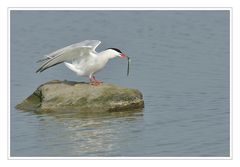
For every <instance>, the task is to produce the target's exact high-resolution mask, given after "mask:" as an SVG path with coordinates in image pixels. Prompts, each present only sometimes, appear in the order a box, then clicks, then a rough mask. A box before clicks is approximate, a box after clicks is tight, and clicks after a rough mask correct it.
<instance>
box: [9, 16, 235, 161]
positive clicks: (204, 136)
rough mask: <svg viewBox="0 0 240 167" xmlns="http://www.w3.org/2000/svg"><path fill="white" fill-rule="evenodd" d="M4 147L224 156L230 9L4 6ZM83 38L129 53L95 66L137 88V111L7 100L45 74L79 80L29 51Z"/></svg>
mask: <svg viewBox="0 0 240 167" xmlns="http://www.w3.org/2000/svg"><path fill="white" fill-rule="evenodd" d="M10 23H11V48H10V51H11V60H10V63H11V82H10V84H11V110H10V116H11V117H10V130H11V133H10V135H11V137H10V142H11V144H10V146H11V148H10V155H11V156H14V157H15V156H17V157H18V156H27V157H31V156H50V157H54V156H64V157H68V156H73V157H75V156H76V157H78V156H81V157H86V156H106V157H108V156H118V157H122V156H123V157H134V156H140V157H153V156H154V157H166V156H168V157H196V156H197V157H205V156H209V157H225V156H230V107H229V106H230V102H229V98H230V97H229V94H230V92H229V89H230V85H229V82H230V81H229V78H230V76H229V68H230V67H229V64H230V61H229V59H230V56H229V55H230V51H229V50H230V43H229V41H230V37H229V36H230V33H229V31H230V28H229V24H230V20H229V11H11V22H10ZM85 39H99V40H101V41H102V44H101V45H100V46H99V47H98V48H97V51H101V50H103V49H106V48H109V47H116V48H119V49H121V50H122V51H123V52H124V53H126V54H127V55H128V56H129V57H130V58H131V59H132V64H131V70H130V76H129V77H127V76H126V69H127V62H126V61H123V60H121V59H114V60H112V61H110V62H109V63H108V65H107V67H106V68H105V69H104V70H103V71H102V72H100V73H98V74H97V79H99V80H103V81H104V82H108V83H115V84H118V85H121V86H126V87H132V88H137V89H139V90H140V91H141V92H142V93H143V96H144V100H145V108H144V110H143V111H140V112H136V113H112V114H100V115H91V114H90V115H84V114H52V115H37V114H34V113H29V112H22V111H18V110H16V109H15V108H14V106H15V105H16V104H18V103H20V102H21V101H22V100H23V99H25V98H26V97H27V96H29V95H30V94H31V93H32V92H33V91H34V90H35V89H36V88H37V87H38V86H39V85H40V84H42V83H44V82H47V81H49V80H54V79H59V80H64V79H67V80H70V81H71V80H72V81H87V79H86V78H80V77H78V76H76V75H75V74H74V73H73V72H71V71H70V70H68V69H67V68H66V67H64V65H58V66H55V67H54V68H52V69H49V70H47V71H46V72H45V71H44V72H43V73H41V74H36V73H35V70H36V69H37V68H38V64H37V63H35V62H36V61H37V60H38V59H40V58H41V57H42V55H45V54H47V53H50V52H52V51H54V50H56V49H59V48H61V47H64V46H67V45H70V44H72V43H75V42H79V41H82V40H85Z"/></svg>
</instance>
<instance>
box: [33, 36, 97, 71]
mask: <svg viewBox="0 0 240 167" xmlns="http://www.w3.org/2000/svg"><path fill="white" fill-rule="evenodd" d="M100 43H101V41H98V40H86V41H83V42H80V43H76V44H72V45H70V46H67V47H64V48H62V49H59V50H57V51H55V52H53V53H50V54H49V55H46V56H45V58H44V59H42V60H40V61H38V62H43V64H42V65H41V66H40V67H39V69H38V70H37V71H36V72H42V71H44V70H46V69H47V68H50V67H52V66H55V65H57V64H60V63H62V62H64V61H72V60H75V59H81V58H83V57H85V56H90V55H91V54H90V52H93V51H95V49H96V47H97V46H98V45H99V44H100Z"/></svg>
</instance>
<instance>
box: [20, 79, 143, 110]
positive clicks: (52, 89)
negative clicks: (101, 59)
mask: <svg viewBox="0 0 240 167" xmlns="http://www.w3.org/2000/svg"><path fill="white" fill-rule="evenodd" d="M143 107H144V101H143V96H142V93H141V92H140V91H138V90H137V89H130V88H123V87H119V86H116V85H112V84H106V83H103V84H101V85H99V86H92V85H89V84H88V83H83V82H72V81H58V80H55V81H50V82H47V83H45V84H42V85H40V86H39V87H38V88H37V90H36V91H35V92H33V94H32V95H30V96H29V97H28V98H26V99H25V100H24V101H23V102H22V103H20V104H18V105H17V106H16V108H17V109H20V110H25V111H39V112H43V113H44V112H57V111H69V112H70V111H73V112H104V111H108V112H112V111H127V110H128V111H129V110H133V109H140V108H143Z"/></svg>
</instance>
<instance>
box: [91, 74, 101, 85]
mask: <svg viewBox="0 0 240 167" xmlns="http://www.w3.org/2000/svg"><path fill="white" fill-rule="evenodd" d="M92 78H93V80H94V81H95V82H97V83H98V84H100V83H103V82H102V81H99V80H96V78H95V76H93V77H92Z"/></svg>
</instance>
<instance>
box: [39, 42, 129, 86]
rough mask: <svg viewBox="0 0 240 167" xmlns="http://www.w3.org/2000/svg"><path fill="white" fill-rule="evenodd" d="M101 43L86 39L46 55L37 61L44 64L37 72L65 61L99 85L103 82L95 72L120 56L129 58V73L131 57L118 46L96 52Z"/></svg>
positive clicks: (78, 73)
mask: <svg viewBox="0 0 240 167" xmlns="http://www.w3.org/2000/svg"><path fill="white" fill-rule="evenodd" d="M100 43H101V41H99V40H85V41H82V42H79V43H75V44H72V45H69V46H66V47H64V48H61V49H59V50H56V51H54V52H52V53H50V54H48V55H45V56H44V58H43V59H41V60H39V61H37V62H42V65H41V66H40V67H39V69H38V70H37V71H36V73H38V72H43V71H44V70H46V69H48V68H50V67H53V66H55V65H58V64H60V63H64V64H65V65H66V66H67V67H68V68H69V69H70V70H72V71H74V72H75V73H76V74H77V75H79V76H85V77H88V78H89V80H90V84H91V85H95V86H97V85H99V84H100V83H102V82H101V81H98V80H97V79H96V77H95V74H96V73H97V72H99V71H100V70H102V69H103V68H104V67H105V66H106V64H107V62H108V61H109V60H110V59H113V58H115V57H120V58H127V59H128V69H127V75H128V74H129V62H130V59H129V57H128V56H126V55H125V54H124V53H122V52H121V51H120V50H119V49H117V48H108V49H106V50H104V51H102V52H96V50H95V49H96V48H97V47H98V45H99V44H100Z"/></svg>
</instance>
